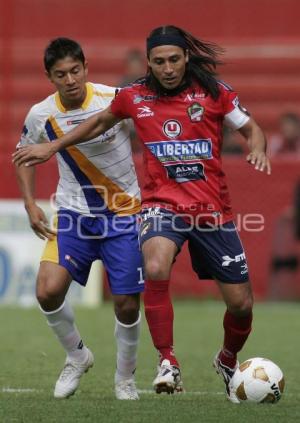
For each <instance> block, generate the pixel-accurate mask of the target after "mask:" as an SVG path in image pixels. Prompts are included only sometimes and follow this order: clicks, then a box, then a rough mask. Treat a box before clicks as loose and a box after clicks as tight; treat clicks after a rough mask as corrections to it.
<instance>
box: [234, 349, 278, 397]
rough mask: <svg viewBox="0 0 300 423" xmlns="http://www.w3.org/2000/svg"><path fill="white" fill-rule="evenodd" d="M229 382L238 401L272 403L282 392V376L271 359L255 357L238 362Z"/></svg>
mask: <svg viewBox="0 0 300 423" xmlns="http://www.w3.org/2000/svg"><path fill="white" fill-rule="evenodd" d="M231 384H232V388H233V390H234V392H235V394H236V396H237V397H238V399H239V400H240V402H243V401H249V402H257V403H261V402H271V403H274V402H277V401H279V400H280V398H281V395H282V393H283V390H284V377H283V373H282V371H281V369H280V368H279V367H278V366H277V365H276V364H275V363H273V361H271V360H268V359H267V358H261V357H255V358H249V359H248V360H246V361H244V363H242V364H240V366H239V367H238V369H237V370H236V372H235V373H234V376H233V378H232V379H231Z"/></svg>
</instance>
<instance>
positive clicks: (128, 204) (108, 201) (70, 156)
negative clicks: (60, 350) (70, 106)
mask: <svg viewBox="0 0 300 423" xmlns="http://www.w3.org/2000/svg"><path fill="white" fill-rule="evenodd" d="M86 88H87V94H86V98H85V100H84V102H83V104H82V106H81V108H80V109H77V110H66V109H65V108H64V107H63V105H62V103H61V101H60V98H59V94H58V93H55V94H52V95H50V96H49V97H47V98H46V99H45V100H43V101H42V102H40V103H38V104H35V105H34V106H33V107H32V108H31V110H30V111H29V113H28V115H27V117H26V119H25V124H24V128H23V133H22V136H21V140H20V143H19V145H24V144H32V143H34V144H35V143H40V142H45V141H50V142H51V141H54V140H55V139H56V138H59V137H60V136H62V135H63V134H65V133H67V132H68V131H70V130H72V129H73V128H74V127H75V126H76V125H78V124H79V123H81V122H83V121H84V120H85V119H87V118H88V117H90V116H91V115H93V114H95V113H97V112H99V111H101V110H103V109H105V108H106V107H108V106H109V105H110V103H111V101H112V99H113V98H114V95H115V88H114V87H109V86H106V85H102V84H94V83H90V82H88V83H87V84H86ZM56 156H57V162H58V168H59V176H60V178H59V183H58V187H57V191H56V204H57V207H58V208H66V209H71V210H74V211H76V212H78V213H82V214H85V215H86V214H87V215H97V214H117V215H120V216H126V215H132V214H134V213H137V212H138V211H139V210H140V190H139V186H138V182H137V177H136V173H135V168H134V164H133V160H132V153H131V145H130V139H129V130H128V128H127V124H126V121H122V122H120V123H118V124H116V125H115V126H114V127H112V128H111V129H110V130H108V131H107V132H105V133H104V134H103V135H100V136H98V137H96V138H93V139H91V140H89V141H86V142H83V143H81V144H78V145H77V146H72V147H68V148H67V149H65V150H63V151H60V152H59V153H57V155H56Z"/></svg>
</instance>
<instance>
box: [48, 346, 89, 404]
mask: <svg viewBox="0 0 300 423" xmlns="http://www.w3.org/2000/svg"><path fill="white" fill-rule="evenodd" d="M87 351H88V357H87V359H86V361H85V362H83V363H79V362H77V361H71V360H70V359H68V358H67V359H66V362H65V365H64V368H63V369H62V371H61V374H60V375H59V378H58V379H57V382H56V384H55V389H54V397H55V398H69V397H70V396H71V395H73V394H74V393H75V391H76V389H77V388H78V386H79V382H80V378H81V376H82V375H83V374H84V373H86V372H87V371H88V370H89V368H90V367H93V365H94V356H93V354H92V353H91V351H90V350H89V349H88V350H87Z"/></svg>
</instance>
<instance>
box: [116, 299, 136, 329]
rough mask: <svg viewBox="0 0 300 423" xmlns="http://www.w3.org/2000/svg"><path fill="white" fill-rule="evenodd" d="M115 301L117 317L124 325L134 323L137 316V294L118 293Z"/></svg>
mask: <svg viewBox="0 0 300 423" xmlns="http://www.w3.org/2000/svg"><path fill="white" fill-rule="evenodd" d="M114 301H115V304H114V306H115V314H116V317H117V319H118V320H119V321H120V322H121V323H124V324H125V325H131V324H133V323H135V322H136V321H137V319H138V317H139V310H140V303H139V295H138V294H136V295H118V296H117V297H115V299H114Z"/></svg>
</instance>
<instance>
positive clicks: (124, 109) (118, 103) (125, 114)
mask: <svg viewBox="0 0 300 423" xmlns="http://www.w3.org/2000/svg"><path fill="white" fill-rule="evenodd" d="M110 108H111V111H112V113H113V114H114V115H115V116H117V117H118V118H121V119H126V118H129V117H130V102H129V95H128V89H126V88H123V89H121V90H120V91H118V92H117V93H116V96H115V98H114V99H113V101H112V102H111V105H110Z"/></svg>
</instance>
